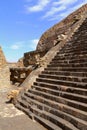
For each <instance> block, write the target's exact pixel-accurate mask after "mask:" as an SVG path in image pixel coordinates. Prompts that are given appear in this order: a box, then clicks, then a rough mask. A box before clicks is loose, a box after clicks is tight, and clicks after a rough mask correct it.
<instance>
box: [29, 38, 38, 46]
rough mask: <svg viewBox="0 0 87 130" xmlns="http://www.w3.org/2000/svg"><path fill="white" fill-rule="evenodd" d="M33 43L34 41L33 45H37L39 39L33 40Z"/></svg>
mask: <svg viewBox="0 0 87 130" xmlns="http://www.w3.org/2000/svg"><path fill="white" fill-rule="evenodd" d="M31 41H32V43H33V44H35V45H37V44H38V42H39V39H33V40H31Z"/></svg>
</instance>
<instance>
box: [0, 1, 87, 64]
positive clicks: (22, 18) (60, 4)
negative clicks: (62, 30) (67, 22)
mask: <svg viewBox="0 0 87 130" xmlns="http://www.w3.org/2000/svg"><path fill="white" fill-rule="evenodd" d="M86 3H87V0H0V46H1V47H2V48H3V51H4V53H5V56H6V59H7V61H9V62H15V61H17V60H18V59H19V58H21V57H22V56H23V53H25V52H28V51H32V50H35V49H36V45H37V43H38V40H39V38H40V37H41V35H42V33H43V32H45V31H46V30H47V29H49V28H50V27H51V26H53V25H54V24H56V23H58V22H59V21H60V20H62V19H63V18H64V17H66V16H67V15H68V14H70V13H71V12H73V11H74V10H76V9H78V8H79V7H81V6H82V5H83V4H86Z"/></svg>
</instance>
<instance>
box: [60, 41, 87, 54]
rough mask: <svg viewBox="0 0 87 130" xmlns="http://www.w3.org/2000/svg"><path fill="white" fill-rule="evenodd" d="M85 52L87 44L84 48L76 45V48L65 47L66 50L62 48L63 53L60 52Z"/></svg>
mask: <svg viewBox="0 0 87 130" xmlns="http://www.w3.org/2000/svg"><path fill="white" fill-rule="evenodd" d="M80 50H81V51H83V50H87V44H86V43H85V45H84V46H82V45H75V46H74V47H73V46H71V47H66V46H65V47H64V48H62V49H61V51H60V52H63V51H64V52H73V51H74V52H76V51H80Z"/></svg>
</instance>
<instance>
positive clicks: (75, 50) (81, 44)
mask: <svg viewBox="0 0 87 130" xmlns="http://www.w3.org/2000/svg"><path fill="white" fill-rule="evenodd" d="M43 52H44V53H43ZM23 65H24V68H22V67H21V66H20V67H19V68H18V67H17V68H11V69H10V71H11V77H12V76H13V75H14V76H13V77H12V81H14V78H15V75H16V77H17V75H18V80H21V76H25V75H26V73H27V72H28V71H30V69H32V68H33V69H32V71H31V72H29V73H28V74H27V75H26V76H25V77H23V78H24V80H22V82H20V85H19V87H20V88H22V89H21V91H20V93H19V92H18V94H17V95H16V98H14V96H13V97H12V98H13V99H16V100H15V101H14V105H15V107H17V108H18V109H20V110H21V111H23V112H25V113H26V114H27V115H28V116H29V117H30V118H31V119H34V120H36V121H38V122H39V123H41V124H42V125H43V126H44V127H46V128H47V129H48V130H87V4H86V5H84V6H82V7H81V8H80V9H78V10H77V11H75V12H74V13H72V14H70V15H69V16H68V17H67V18H65V19H64V20H62V21H61V22H60V23H58V24H56V25H54V26H53V27H52V28H50V29H49V30H47V31H46V32H45V33H44V34H43V35H42V36H41V38H40V41H39V43H38V45H37V48H36V50H35V51H34V52H29V53H25V54H24V57H23ZM29 66H30V68H29ZM25 68H26V69H25ZM28 68H29V70H28ZM13 69H14V70H13ZM17 70H18V71H17ZM26 70H27V71H26ZM12 71H13V72H12ZM22 72H23V75H21V74H22ZM14 73H15V74H14ZM20 75H21V76H20Z"/></svg>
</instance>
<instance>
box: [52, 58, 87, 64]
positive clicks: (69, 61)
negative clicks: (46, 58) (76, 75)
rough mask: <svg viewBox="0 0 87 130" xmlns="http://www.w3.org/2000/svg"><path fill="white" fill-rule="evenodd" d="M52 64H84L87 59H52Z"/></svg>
mask: <svg viewBox="0 0 87 130" xmlns="http://www.w3.org/2000/svg"><path fill="white" fill-rule="evenodd" d="M52 62H54V63H67V64H70V63H79V64H80V63H83V62H87V58H84V59H65V60H63V59H61V60H60V59H59V60H57V59H55V58H54V59H52Z"/></svg>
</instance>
